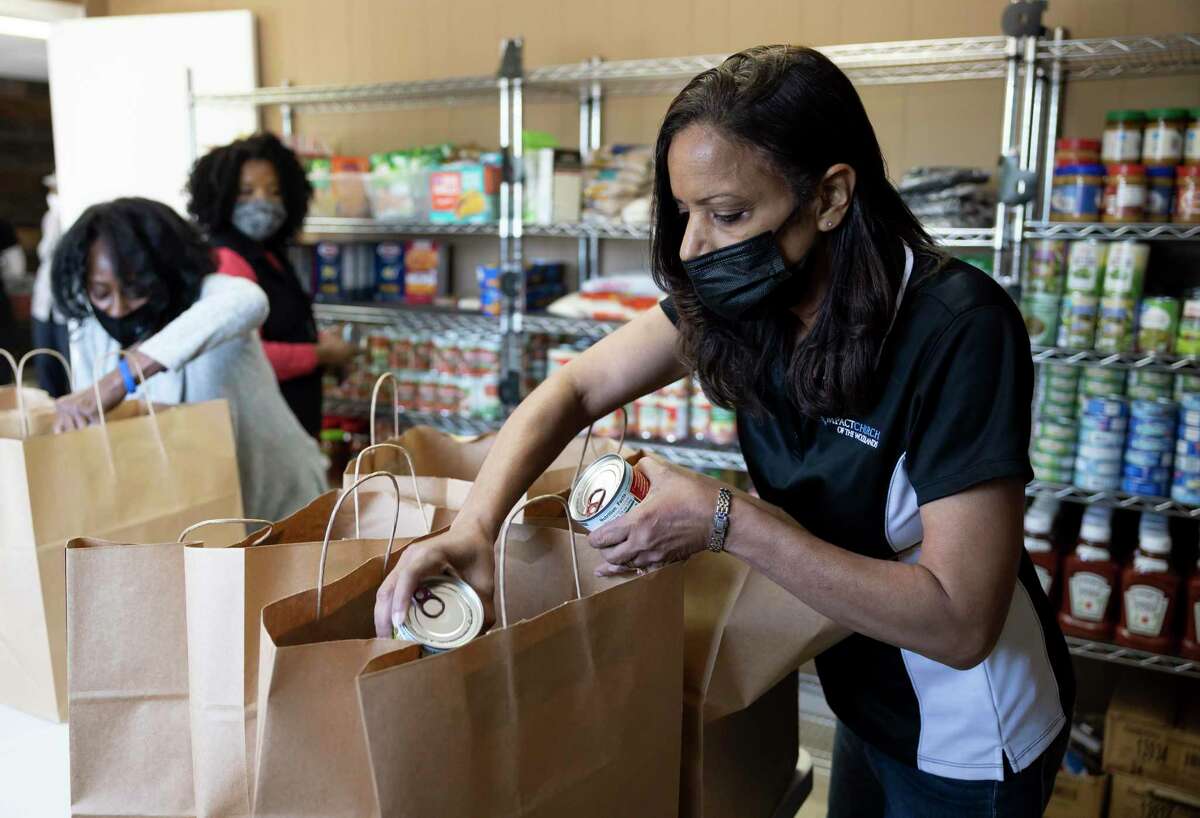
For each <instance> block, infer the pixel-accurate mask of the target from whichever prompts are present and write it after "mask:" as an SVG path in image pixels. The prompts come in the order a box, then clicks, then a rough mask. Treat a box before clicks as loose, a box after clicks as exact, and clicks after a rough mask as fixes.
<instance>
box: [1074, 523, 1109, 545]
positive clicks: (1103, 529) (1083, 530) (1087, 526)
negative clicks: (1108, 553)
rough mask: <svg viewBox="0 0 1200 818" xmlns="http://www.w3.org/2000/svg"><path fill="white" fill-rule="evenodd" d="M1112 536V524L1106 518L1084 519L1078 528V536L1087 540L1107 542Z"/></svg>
mask: <svg viewBox="0 0 1200 818" xmlns="http://www.w3.org/2000/svg"><path fill="white" fill-rule="evenodd" d="M1111 537H1112V524H1111V523H1110V522H1109V521H1108V520H1086V519H1085V520H1084V521H1083V525H1082V526H1080V528H1079V538H1080V539H1082V540H1087V541H1088V542H1093V543H1097V542H1104V543H1106V542H1108V541H1109V539H1110V538H1111Z"/></svg>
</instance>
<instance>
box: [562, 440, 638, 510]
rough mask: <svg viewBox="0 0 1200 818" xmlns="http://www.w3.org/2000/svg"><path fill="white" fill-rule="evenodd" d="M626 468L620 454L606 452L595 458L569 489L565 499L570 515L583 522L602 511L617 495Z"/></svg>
mask: <svg viewBox="0 0 1200 818" xmlns="http://www.w3.org/2000/svg"><path fill="white" fill-rule="evenodd" d="M627 468H628V464H627V463H626V462H625V460H624V459H622V458H621V456H620V455H616V454H606V455H602V456H601V457H598V458H596V459H595V460H594V461H593V462H592V464H591V465H590V466H588V467H587V468H586V469H584V470H583V473H582V474H581V475H579V482H578V483H576V484H575V488H574V489H572V491H571V497H570V499H569V500H568V501H567V506H568V508H569V509H570V511H571V516H572V517H573V518H574V519H575V520H576V521H578V522H583V521H584V520H588V519H590V518H592V517H595V516H596V515H597V514H599V513H600V512H601V511H603V510H604V509H605V508H606V507H607V506H608V505H609V503H611V501H612V498H613V497H615V496H616V495H617V491H618V489H619V488H620V486H621V483H622V481H623V480H624V478H625V470H626V469H627Z"/></svg>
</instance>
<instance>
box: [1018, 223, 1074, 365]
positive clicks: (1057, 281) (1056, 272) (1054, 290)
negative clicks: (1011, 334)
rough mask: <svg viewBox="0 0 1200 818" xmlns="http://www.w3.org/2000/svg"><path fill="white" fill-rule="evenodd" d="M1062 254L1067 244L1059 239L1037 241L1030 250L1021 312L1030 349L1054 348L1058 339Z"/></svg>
mask: <svg viewBox="0 0 1200 818" xmlns="http://www.w3.org/2000/svg"><path fill="white" fill-rule="evenodd" d="M1066 251H1067V243H1066V242H1065V241H1062V240H1059V239H1037V240H1035V241H1034V242H1033V243H1032V245H1031V247H1030V250H1029V273H1028V276H1027V277H1026V279H1025V286H1024V289H1023V291H1022V299H1021V312H1022V314H1023V315H1024V316H1025V327H1026V329H1027V330H1028V331H1029V341H1030V343H1031V344H1033V345H1034V346H1054V344H1055V342H1056V341H1057V340H1058V320H1059V313H1060V311H1061V310H1062V293H1063V270H1064V269H1065V266H1066Z"/></svg>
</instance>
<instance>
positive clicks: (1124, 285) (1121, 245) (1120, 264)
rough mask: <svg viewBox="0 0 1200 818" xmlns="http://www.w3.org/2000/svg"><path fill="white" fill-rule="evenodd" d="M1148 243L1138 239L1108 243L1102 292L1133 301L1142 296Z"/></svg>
mask: <svg viewBox="0 0 1200 818" xmlns="http://www.w3.org/2000/svg"><path fill="white" fill-rule="evenodd" d="M1149 260H1150V245H1148V244H1146V243H1145V242H1140V241H1118V242H1112V243H1110V244H1109V245H1108V256H1107V258H1106V259H1105V261H1104V294H1105V295H1120V296H1123V297H1125V298H1131V299H1133V300H1134V301H1136V300H1138V299H1139V298H1141V297H1142V284H1143V282H1144V281H1145V280H1146V264H1147V262H1148V261H1149Z"/></svg>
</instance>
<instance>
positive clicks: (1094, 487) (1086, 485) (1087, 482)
mask: <svg viewBox="0 0 1200 818" xmlns="http://www.w3.org/2000/svg"><path fill="white" fill-rule="evenodd" d="M1072 482H1073V483H1074V485H1075V486H1076V487H1077V488H1081V489H1083V490H1084V491H1115V490H1116V489H1117V488H1118V487H1119V486H1120V485H1121V478H1120V477H1119V476H1117V475H1113V476H1111V477H1110V476H1106V475H1105V476H1101V475H1094V474H1087V473H1081V472H1080V470H1079V467H1078V466H1076V467H1075V479H1074V480H1073V481H1072Z"/></svg>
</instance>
